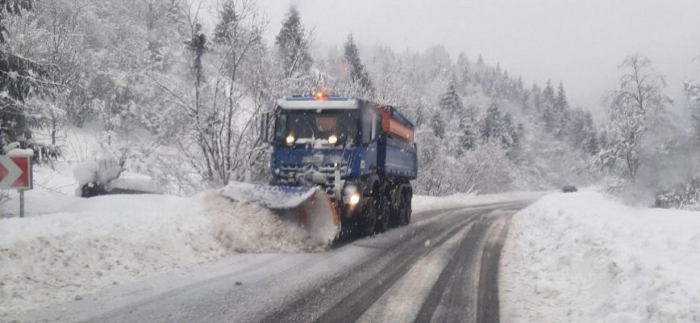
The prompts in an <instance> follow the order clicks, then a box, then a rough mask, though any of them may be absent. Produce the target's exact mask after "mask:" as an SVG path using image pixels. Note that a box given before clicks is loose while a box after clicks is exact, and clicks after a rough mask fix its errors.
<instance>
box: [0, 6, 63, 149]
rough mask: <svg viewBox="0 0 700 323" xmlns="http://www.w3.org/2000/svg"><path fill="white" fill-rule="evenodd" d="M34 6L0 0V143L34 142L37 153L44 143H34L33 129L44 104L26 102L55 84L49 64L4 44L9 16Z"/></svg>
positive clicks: (17, 16) (30, 143)
mask: <svg viewBox="0 0 700 323" xmlns="http://www.w3.org/2000/svg"><path fill="white" fill-rule="evenodd" d="M33 8H34V1H33V0H0V146H3V147H4V146H6V145H8V144H10V143H13V142H18V141H19V142H21V143H22V144H24V145H33V146H34V147H32V148H35V149H36V150H37V152H38V153H40V151H41V150H45V148H46V147H45V146H43V145H39V144H36V143H34V141H33V140H32V131H33V130H36V129H37V128H39V127H40V126H41V122H42V113H41V112H42V111H45V109H44V107H45V105H38V104H28V101H29V100H31V99H33V98H37V97H40V96H49V95H50V94H51V91H50V90H53V89H54V88H55V84H53V82H51V79H50V78H49V66H47V65H45V64H41V63H39V62H37V61H34V60H32V59H29V58H25V57H23V56H21V55H17V53H16V52H15V50H16V46H7V43H8V40H9V38H8V37H12V36H13V35H10V34H9V29H8V25H7V24H8V20H12V19H17V20H19V19H23V17H21V14H22V12H27V11H29V10H32V9H33Z"/></svg>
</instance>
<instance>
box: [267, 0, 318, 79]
mask: <svg viewBox="0 0 700 323" xmlns="http://www.w3.org/2000/svg"><path fill="white" fill-rule="evenodd" d="M312 35H313V31H309V32H307V31H306V28H304V26H303V25H302V24H301V17H300V16H299V11H298V10H297V9H296V8H294V7H290V8H289V11H288V12H287V15H286V16H285V19H284V21H283V22H282V29H281V30H280V32H279V34H277V37H276V38H275V45H277V49H278V51H279V55H280V60H281V61H282V68H283V71H284V72H283V74H284V77H285V78H289V77H292V76H294V75H295V74H297V73H302V74H303V73H307V72H308V71H309V69H310V68H311V65H312V64H313V59H312V58H311V54H309V45H310V43H311V37H312Z"/></svg>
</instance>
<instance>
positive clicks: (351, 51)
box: [344, 34, 374, 96]
mask: <svg viewBox="0 0 700 323" xmlns="http://www.w3.org/2000/svg"><path fill="white" fill-rule="evenodd" d="M344 58H345V64H346V67H347V69H348V77H349V81H350V86H351V89H353V90H355V91H356V92H357V93H359V94H362V95H365V96H372V94H373V92H374V87H373V85H372V80H371V79H370V77H369V73H367V69H366V68H365V65H364V64H362V60H361V59H360V51H359V50H358V49H357V45H356V44H355V39H354V38H353V37H352V34H351V35H348V39H347V41H346V42H345V45H344Z"/></svg>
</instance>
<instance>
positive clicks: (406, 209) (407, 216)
mask: <svg viewBox="0 0 700 323" xmlns="http://www.w3.org/2000/svg"><path fill="white" fill-rule="evenodd" d="M412 212H413V211H412V210H411V194H409V193H403V194H401V225H408V224H409V223H411V213H412Z"/></svg>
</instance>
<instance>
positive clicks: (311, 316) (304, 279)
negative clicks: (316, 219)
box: [19, 201, 530, 322]
mask: <svg viewBox="0 0 700 323" xmlns="http://www.w3.org/2000/svg"><path fill="white" fill-rule="evenodd" d="M529 203H530V202H522V201H518V202H502V203H494V204H488V205H480V206H473V207H468V208H456V209H444V210H426V211H422V212H419V213H416V214H414V222H413V223H412V224H411V225H410V226H407V227H402V228H398V229H394V230H391V231H389V232H387V233H385V234H382V235H378V236H375V237H372V238H366V239H360V240H356V241H345V242H342V241H341V242H340V243H338V244H337V245H336V246H335V247H334V248H333V249H332V250H330V251H327V252H322V253H302V254H245V255H240V256H234V257H231V258H228V259H226V260H225V261H221V262H218V263H215V264H210V265H205V266H202V267H199V268H196V269H193V270H191V271H189V272H187V273H186V274H182V273H181V274H178V275H169V276H164V277H159V278H156V279H152V280H150V281H148V282H141V283H136V284H131V285H124V286H117V287H115V288H114V289H112V290H109V291H106V292H104V293H102V294H99V295H95V296H86V297H85V298H84V299H82V300H79V301H76V302H74V303H71V304H70V305H69V306H68V307H66V306H65V305H64V306H58V307H55V308H49V309H46V310H45V311H43V312H34V313H29V314H28V316H26V317H24V318H21V319H20V320H19V322H45V321H61V322H63V321H69V322H498V321H499V304H498V281H497V280H498V266H499V257H500V251H501V248H502V246H503V243H504V240H505V237H506V234H507V230H508V225H509V222H510V218H511V216H512V215H513V214H514V213H515V212H517V211H518V210H520V209H522V208H523V207H525V206H526V205H528V204H529Z"/></svg>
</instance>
